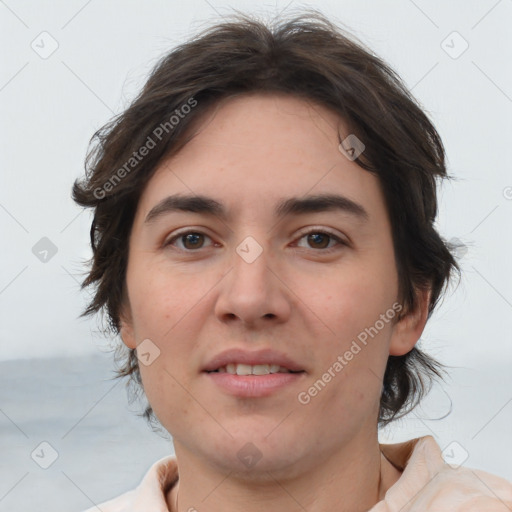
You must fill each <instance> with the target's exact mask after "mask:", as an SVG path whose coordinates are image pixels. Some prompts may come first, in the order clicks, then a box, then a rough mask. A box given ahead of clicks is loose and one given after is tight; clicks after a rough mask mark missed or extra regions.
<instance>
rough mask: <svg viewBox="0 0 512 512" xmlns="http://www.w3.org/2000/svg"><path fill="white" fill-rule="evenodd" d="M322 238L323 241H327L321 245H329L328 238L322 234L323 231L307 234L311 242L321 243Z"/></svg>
mask: <svg viewBox="0 0 512 512" xmlns="http://www.w3.org/2000/svg"><path fill="white" fill-rule="evenodd" d="M322 238H323V239H324V241H327V243H324V244H323V245H322V248H323V247H327V245H329V240H328V238H329V237H328V236H327V235H325V234H323V233H314V234H312V235H309V239H310V241H312V242H313V243H321V241H322Z"/></svg>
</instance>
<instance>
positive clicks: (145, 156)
mask: <svg viewBox="0 0 512 512" xmlns="http://www.w3.org/2000/svg"><path fill="white" fill-rule="evenodd" d="M349 146H352V150H351V149H350V147H349ZM446 177H447V172H446V168H445V158H444V149H443V145H442V142H441V140H440V138H439V136H438V133H437V132H436V130H435V128H434V126H433V125H432V123H431V122H430V120H429V119H428V117H427V116H426V115H425V113H424V112H423V110H422V109H421V107H420V106H419V105H418V104H417V102H416V101H415V100H414V99H413V98H412V96H411V95H410V94H409V92H408V91H407V89H406V88H405V87H404V85H403V84H402V83H401V81H400V79H399V78H398V77H397V76H396V74H395V73H394V72H393V71H392V70H391V69H390V68H389V67H388V66H387V65H386V64H385V63H383V61H382V60H380V59H379V58H378V57H376V56H375V55H373V54H372V53H371V51H369V50H367V49H365V48H364V47H363V45H362V44H361V43H359V42H356V41H355V40H354V38H353V37H349V36H348V35H346V34H344V33H342V32H341V31H340V30H339V29H338V28H337V27H335V26H333V25H331V24H330V23H329V22H328V21H327V20H325V19H324V18H322V17H321V16H320V15H318V14H309V15H306V16H304V17H298V18H295V19H291V20H288V21H284V22H281V23H278V24H276V25H275V26H267V25H265V24H263V23H260V22H258V21H256V20H253V19H250V18H247V17H242V16H239V17H238V18H237V19H236V20H234V21H232V22H227V23H223V24H221V25H217V26H215V27H213V28H211V29H208V30H207V31H205V32H204V33H202V34H200V35H199V36H198V37H196V38H194V39H193V40H191V41H189V42H187V43H185V44H183V45H181V46H179V47H178V48H176V49H174V50H173V51H172V52H170V53H169V54H168V55H166V56H165V57H164V58H163V59H162V60H161V61H160V62H159V63H158V65H157V66H156V67H155V68H154V70H153V72H152V73H151V76H150V77H149V79H148V81H147V83H146V84H145V86H144V88H143V90H142V91H141V93H140V94H139V96H138V97H137V98H136V99H135V100H134V101H133V102H132V104H131V105H130V106H129V107H128V108H127V109H126V110H125V111H124V112H122V113H121V114H120V115H118V116H117V117H116V118H115V119H114V120H112V121H111V122H110V123H109V124H108V125H106V126H105V127H103V128H102V129H101V130H99V131H98V132H97V133H96V134H95V136H94V138H93V146H92V148H91V150H90V152H89V155H88V158H87V175H86V178H85V179H84V180H77V181H76V182H75V184H74V187H73V198H74V200H75V201H76V202H77V203H78V204H80V205H82V206H85V207H90V208H93V209H94V220H93V223H92V227H91V245H92V248H93V257H92V260H91V269H90V272H89V273H88V275H87V277H86V279H85V280H84V282H83V287H86V286H89V285H94V286H95V295H94V297H93V300H92V302H91V303H90V305H89V306H88V307H87V309H86V310H85V311H84V313H83V314H84V315H89V314H93V313H96V312H99V311H102V310H103V311H105V312H106V314H107V318H108V326H109V328H110V332H111V333H113V334H115V335H117V334H120V338H121V339H120V341H119V343H120V344H119V354H120V358H121V359H120V360H121V367H120V369H119V375H121V376H128V377H129V378H130V379H131V382H132V384H133V385H134V386H135V388H136V389H135V391H136V390H137V389H138V390H139V391H140V392H141V393H144V394H145V395H146V396H147V397H148V399H149V404H147V407H146V409H145V416H146V417H147V418H148V419H150V420H154V419H155V413H156V417H157V418H158V420H159V421H160V422H161V423H162V424H163V425H164V427H165V428H166V429H167V430H169V432H171V433H172V434H173V437H174V438H175V440H179V441H180V442H182V443H183V444H185V445H186V444H187V443H188V446H189V447H191V448H192V445H193V444H194V443H198V445H197V446H199V445H201V446H200V448H197V446H196V448H197V449H199V450H204V451H205V452H206V451H207V450H208V449H209V448H208V447H207V443H210V444H211V442H212V441H211V439H212V432H213V431H214V432H215V435H216V436H217V437H215V438H214V444H216V446H217V447H218V446H220V445H221V444H222V443H227V442H229V437H230V436H231V437H232V438H233V437H234V438H235V439H236V440H237V442H238V443H241V444H242V445H243V444H244V441H247V440H249V439H251V440H258V441H259V442H260V445H263V444H264V443H268V449H269V450H270V449H271V448H272V449H274V450H275V449H276V448H279V449H282V450H284V451H283V453H287V452H286V449H287V450H290V451H293V450H292V447H293V446H295V441H296V437H297V436H298V435H301V436H304V435H306V436H308V435H309V436H311V443H310V445H309V446H312V445H315V441H314V438H315V439H316V438H317V437H318V436H320V439H323V438H326V439H331V438H333V436H335V432H336V430H338V431H340V429H341V431H343V432H347V435H349V434H348V433H350V432H355V431H356V430H357V429H358V428H360V426H361V425H366V426H368V428H370V427H371V426H372V425H374V426H375V428H377V426H383V425H386V424H387V423H389V422H390V421H393V420H394V419H397V418H399V417H401V416H403V415H404V414H406V413H407V412H409V411H410V410H412V408H414V407H415V406H416V405H417V404H418V403H419V401H420V400H421V398H422V396H423V395H424V394H425V393H426V391H427V390H428V387H429V384H430V382H431V379H432V378H433V377H435V376H440V375H441V373H440V372H441V368H442V365H440V364H439V363H438V362H437V361H435V360H434V359H432V358H431V357H430V356H428V355H427V354H425V353H424V352H422V351H421V350H420V349H419V348H418V347H417V346H416V345H417V343H418V341H419V339H420V336H421V333H422V331H423V329H424V326H425V323H426V322H427V320H428V318H429V317H430V316H431V314H432V313H433V311H434V309H435V307H436V305H437V303H438V301H439V299H440V298H441V296H442V293H443V291H444V290H445V288H446V285H447V283H448V281H449V278H450V275H451V273H452V272H453V271H454V270H458V267H457V264H456V262H455V260H454V258H453V257H452V255H451V254H450V251H449V249H448V247H447V245H446V243H445V242H444V241H443V240H442V238H441V237H440V236H439V234H438V233H437V232H436V230H435V228H434V221H435V218H436V215H437V196H436V186H437V182H438V180H440V179H443V178H446ZM329 195H330V196H331V197H330V198H329V197H326V196H329ZM168 196H180V197H181V198H182V199H183V198H184V197H185V196H201V198H202V199H203V200H198V199H197V198H195V199H191V200H189V201H182V202H181V206H180V208H179V209H174V210H173V211H167V213H161V212H160V214H158V213H157V214H156V215H155V214H154V211H155V210H153V209H154V208H155V207H157V206H158V205H160V206H161V202H162V201H164V200H165V199H166V198H167V197H168ZM332 196H341V197H342V198H344V199H343V200H342V202H343V201H344V202H343V206H342V207H339V202H338V203H337V205H334V201H333V198H332ZM292 198H293V199H295V201H294V204H292ZM204 199H206V200H204ZM212 199H213V200H214V201H215V204H214V203H213V202H212V201H210V200H212ZM305 199H309V200H310V201H309V203H308V201H304V200H305ZM287 200H288V202H286V201H287ZM298 200H303V201H302V202H300V201H298ZM217 203H218V204H217ZM299 203H300V204H299ZM167 205H168V206H169V202H168V203H167ZM279 205H280V206H281V209H280V211H279V212H277V207H278V206H279ZM315 205H316V206H315ZM319 205H320V206H319ZM174 206H176V204H174ZM221 207H222V211H221ZM152 210H153V214H151V213H150V212H151V211H152ZM158 210H162V208H161V207H160V208H157V211H158ZM278 213H280V215H278ZM178 235H179V236H178ZM326 242H327V243H326ZM243 244H245V245H243ZM247 244H249V245H247ZM241 249H242V250H241ZM244 251H246V252H247V251H248V254H251V257H250V258H244V257H243V252H244ZM363 333H366V336H365V335H364V334H363ZM144 340H151V350H150V352H151V351H152V355H150V356H149V357H150V358H154V357H155V355H156V352H158V357H157V358H155V359H154V361H153V362H152V363H151V364H149V365H147V366H146V365H145V364H142V361H139V359H138V358H137V351H136V347H137V346H138V345H139V344H140V343H142V342H143V341H144ZM146 343H147V342H146ZM354 343H355V344H354ZM145 346H146V347H148V345H145ZM154 347H156V349H155V348H154ZM232 347H236V348H243V347H246V348H247V349H248V350H258V349H260V348H265V349H266V348H269V347H270V348H273V349H275V350H277V351H279V352H281V353H286V354H287V355H289V356H290V357H292V358H293V359H294V360H295V361H296V362H297V363H298V364H299V365H301V368H302V369H303V370H304V373H303V374H302V377H300V378H301V379H302V381H301V382H302V384H301V386H302V387H300V389H295V388H293V390H292V388H289V391H287V392H283V394H280V395H276V396H275V397H272V399H270V398H267V399H266V400H267V402H258V403H259V406H258V407H254V406H253V405H251V404H254V402H251V400H248V401H247V402H245V401H244V400H240V401H237V402H235V401H234V398H233V397H229V396H226V395H224V394H222V393H220V392H219V391H218V390H217V389H216V388H214V387H213V388H212V386H211V385H209V381H208V380H207V379H209V378H210V377H209V376H208V375H207V374H206V373H205V372H203V371H202V370H203V369H204V367H205V365H207V363H208V362H209V360H210V359H211V357H213V356H215V355H217V354H218V353H219V352H221V351H223V350H225V349H227V348H232ZM358 349H359V350H358ZM155 351H156V352H155ZM348 352H351V353H352V356H349V355H348ZM344 355H346V356H347V357H342V359H343V361H344V362H343V363H341V362H340V360H339V359H338V356H344ZM139 357H140V354H139ZM336 361H338V363H339V364H341V368H340V366H339V365H338V366H336V365H335V362H336ZM326 372H327V373H329V374H330V376H331V377H330V378H329V377H325V378H323V377H322V376H323V375H325V374H326ZM319 379H320V380H322V379H323V380H322V382H323V384H320V383H319V382H318V381H319ZM315 382H316V387H315ZM312 388H315V389H316V391H314V390H313V389H312ZM298 391H302V394H301V393H298ZM252 400H254V399H252ZM235 403H236V404H238V407H235V406H234V404H235ZM199 404H201V405H199ZM207 405H208V407H206V408H207V409H208V413H207V412H205V408H204V406H207ZM287 407H288V408H289V410H290V411H291V410H292V409H293V411H294V413H293V415H292V416H290V419H291V421H290V422H289V424H283V426H282V427H281V433H282V436H279V435H277V436H275V437H274V439H272V436H269V437H268V438H267V437H266V436H265V441H263V438H264V434H268V432H269V431H270V430H271V429H272V428H273V426H275V424H276V420H277V419H282V418H281V416H280V413H281V412H282V411H284V410H286V409H287ZM327 415H328V416H329V421H326V416H327ZM212 416H213V418H212ZM192 423H193V424H194V426H193V427H191V424H192ZM207 439H209V441H207ZM283 440H285V441H286V442H283ZM231 441H232V439H231ZM273 442H274V443H275V445H273V446H271V445H272V443H273ZM202 443H205V444H204V445H203V444H202ZM287 443H288V444H289V446H288V444H287ZM322 446H323V447H324V448H325V450H326V451H327V450H329V446H328V443H327V444H324V445H322ZM304 449H305V450H307V448H304ZM295 451H296V449H295ZM304 455H307V454H304Z"/></svg>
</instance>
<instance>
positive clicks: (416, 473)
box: [372, 436, 512, 512]
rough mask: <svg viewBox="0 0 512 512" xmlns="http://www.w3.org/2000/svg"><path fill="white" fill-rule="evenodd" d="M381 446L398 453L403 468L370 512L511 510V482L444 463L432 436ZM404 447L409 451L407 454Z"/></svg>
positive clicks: (387, 454)
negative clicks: (403, 463)
mask: <svg viewBox="0 0 512 512" xmlns="http://www.w3.org/2000/svg"><path fill="white" fill-rule="evenodd" d="M382 446H383V447H384V450H383V453H384V454H385V455H386V456H387V457H388V458H389V456H391V457H392V456H393V454H395V453H397V454H399V455H400V456H401V457H402V461H403V462H405V467H403V472H402V476H401V477H400V479H399V480H398V481H397V482H396V483H395V484H394V485H393V486H391V487H390V488H389V489H388V491H387V493H386V495H385V498H384V500H383V501H381V502H379V503H378V504H377V505H376V506H375V507H374V508H373V509H372V512H395V511H398V510H400V511H401V512H428V511H439V510H450V511H451V512H481V511H483V510H485V511H486V512H507V511H510V510H512V483H511V482H509V481H508V480H506V479H504V478H501V477H499V476H497V475H493V474H491V473H487V472H485V471H481V470H478V469H472V468H468V467H465V466H458V467H456V466H452V465H450V464H448V463H446V462H445V461H444V460H443V457H442V453H441V449H440V447H439V445H438V444H437V442H436V441H435V439H434V438H433V437H432V436H425V437H421V438H417V439H414V440H411V441H408V442H407V443H400V444H398V445H382ZM407 448H409V450H410V451H409V453H406V449H407ZM390 460H391V459H390Z"/></svg>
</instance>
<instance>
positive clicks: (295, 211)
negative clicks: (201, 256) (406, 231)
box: [144, 194, 369, 224]
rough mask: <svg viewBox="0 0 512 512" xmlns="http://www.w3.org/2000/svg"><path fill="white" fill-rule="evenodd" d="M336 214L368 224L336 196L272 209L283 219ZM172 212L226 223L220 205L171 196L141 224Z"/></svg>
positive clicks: (294, 199) (357, 210) (356, 206)
mask: <svg viewBox="0 0 512 512" xmlns="http://www.w3.org/2000/svg"><path fill="white" fill-rule="evenodd" d="M334 210H339V211H343V212H346V213H349V214H351V215H353V216H354V217H356V218H358V219H360V220H368V218H369V216H368V212H367V211H366V210H365V209H364V207H363V206H362V205H360V204H359V203H356V202H355V201H353V200H352V199H349V198H348V197H345V196H342V195H338V194H317V195H312V196H305V197H290V198H288V199H283V200H281V201H280V202H279V203H278V204H277V205H276V207H275V209H274V215H275V216H276V217H278V218H283V217H286V216H289V215H304V214H307V213H319V212H325V211H334ZM173 212H189V213H199V214H203V215H209V216H214V217H219V218H221V219H223V220H227V219H228V218H229V215H228V213H227V210H226V208H225V207H224V205H223V204H222V203H219V202H218V201H216V200H215V199H213V198H211V197H206V196H202V195H172V196H168V197H166V198H165V199H163V200H162V201H160V202H159V203H158V204H156V205H155V206H154V207H153V208H152V209H151V211H150V212H149V213H148V214H147V216H146V219H145V220H144V224H151V223H153V222H155V221H156V220H157V219H158V218H160V217H162V216H164V215H167V214H169V213H173Z"/></svg>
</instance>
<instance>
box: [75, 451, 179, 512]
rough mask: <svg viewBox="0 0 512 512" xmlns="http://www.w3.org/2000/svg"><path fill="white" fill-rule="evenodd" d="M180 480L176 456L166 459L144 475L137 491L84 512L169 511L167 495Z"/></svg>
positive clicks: (131, 491)
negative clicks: (99, 511)
mask: <svg viewBox="0 0 512 512" xmlns="http://www.w3.org/2000/svg"><path fill="white" fill-rule="evenodd" d="M177 480H178V464H177V460H176V458H175V457H174V456H168V457H164V458H163V459H160V460H158V461H157V462H155V463H154V464H153V465H152V466H151V467H150V468H149V470H148V471H147V472H146V474H145V475H144V478H143V479H142V481H141V483H140V484H139V485H138V486H137V488H136V489H133V490H130V491H128V492H126V493H124V494H121V495H120V496H118V497H116V498H113V499H111V500H109V501H106V502H104V503H100V504H98V505H95V506H93V507H91V508H89V509H87V510H85V511H84V512H97V511H98V510H101V511H102V512H139V511H141V510H151V511H152V512H160V511H166V512H167V511H168V510H169V509H168V508H167V505H166V493H167V491H169V490H170V489H171V488H172V486H173V485H174V484H175V483H176V482H177Z"/></svg>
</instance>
